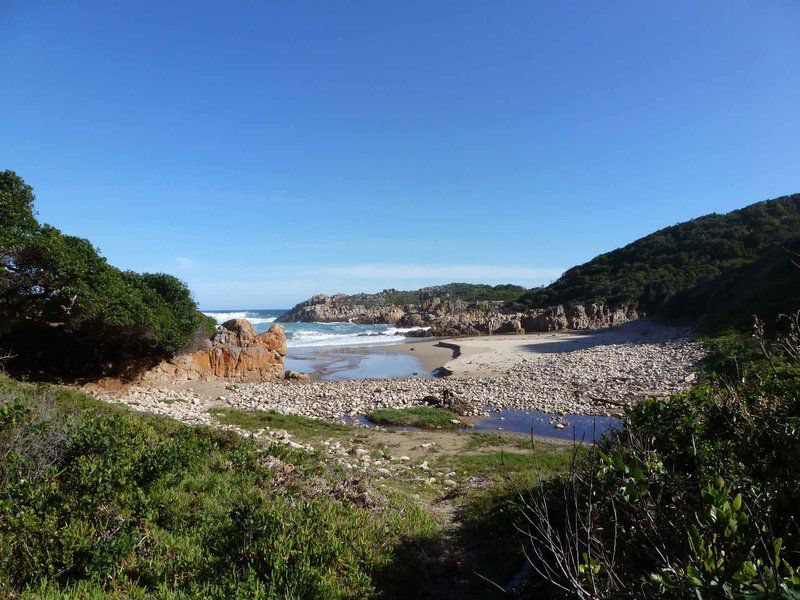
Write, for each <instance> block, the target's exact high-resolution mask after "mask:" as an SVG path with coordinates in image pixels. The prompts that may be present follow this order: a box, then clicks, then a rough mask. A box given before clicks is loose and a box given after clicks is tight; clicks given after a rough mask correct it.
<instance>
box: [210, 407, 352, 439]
mask: <svg viewBox="0 0 800 600" xmlns="http://www.w3.org/2000/svg"><path fill="white" fill-rule="evenodd" d="M208 412H209V414H211V415H213V416H214V417H215V418H216V419H217V420H218V421H219V422H220V423H224V424H225V425H235V426H237V427H241V428H242V429H244V430H246V431H257V430H259V429H272V430H275V429H285V430H286V431H288V432H289V433H291V434H292V435H295V436H297V437H298V438H301V439H318V438H330V437H337V436H342V435H348V434H349V435H354V434H355V433H357V432H355V431H354V429H353V428H352V427H349V426H347V425H342V424H339V423H331V422H330V421H324V420H320V419H309V418H307V417H298V416H296V415H284V414H281V413H277V412H273V411H264V410H240V409H238V408H212V409H210V410H209V411H208Z"/></svg>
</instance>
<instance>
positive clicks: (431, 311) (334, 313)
mask: <svg viewBox="0 0 800 600" xmlns="http://www.w3.org/2000/svg"><path fill="white" fill-rule="evenodd" d="M394 293H395V291H394V290H384V291H383V292H380V293H379V294H373V295H370V296H369V298H370V300H371V303H370V304H365V303H361V302H359V300H360V299H361V298H363V297H365V295H363V294H362V295H358V296H348V295H346V294H336V295H334V296H326V295H325V294H318V295H316V296H314V297H312V298H310V299H308V300H306V301H305V302H301V303H300V304H298V305H297V306H295V307H294V308H293V309H292V310H290V311H289V312H288V313H286V314H285V315H283V316H282V317H281V318H280V319H279V321H282V322H287V323H293V322H323V323H330V322H336V321H349V322H352V323H360V324H377V323H385V324H389V325H396V326H398V327H407V328H416V330H415V331H410V332H409V333H408V334H407V335H409V336H457V335H490V334H495V333H524V332H538V331H560V330H563V329H584V330H585V329H599V328H602V327H610V326H612V325H619V324H621V323H626V322H628V321H633V320H636V319H639V318H641V317H643V316H644V314H643V313H642V312H641V311H640V310H639V309H638V308H637V307H636V306H635V305H632V304H631V305H628V304H624V305H619V306H613V307H612V306H609V305H606V304H599V303H585V304H578V305H574V306H572V305H570V306H562V305H557V306H551V307H547V308H532V309H528V310H523V311H518V310H513V309H509V308H506V307H505V303H504V302H502V301H491V300H481V301H472V302H469V301H465V300H461V299H453V298H448V297H430V298H427V299H424V300H420V301H419V302H417V303H415V304H402V305H395V304H389V302H388V299H389V298H391V297H392V295H393V294H394ZM382 299H383V301H381V300H382Z"/></svg>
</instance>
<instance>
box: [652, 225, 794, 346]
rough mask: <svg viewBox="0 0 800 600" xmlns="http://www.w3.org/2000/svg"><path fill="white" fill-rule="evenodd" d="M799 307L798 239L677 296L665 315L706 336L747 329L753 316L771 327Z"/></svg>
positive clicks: (668, 305) (666, 308) (771, 249)
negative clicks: (700, 328)
mask: <svg viewBox="0 0 800 600" xmlns="http://www.w3.org/2000/svg"><path fill="white" fill-rule="evenodd" d="M798 308H800V237H796V238H794V239H792V240H789V241H787V242H784V243H782V244H780V245H778V246H776V247H774V248H770V249H769V250H767V251H766V252H765V253H764V255H763V256H762V257H761V258H759V259H758V260H756V261H754V262H752V263H749V264H746V265H743V266H741V267H737V268H735V269H732V270H730V271H727V272H725V273H723V274H722V275H720V276H719V277H716V278H714V279H712V280H710V281H707V282H705V283H702V284H700V285H697V286H695V287H693V288H691V289H688V290H686V291H684V292H681V293H679V294H677V295H676V296H675V297H674V298H673V299H672V300H671V301H670V302H669V303H668V304H667V306H666V307H665V310H664V312H665V314H666V315H668V316H677V317H684V318H692V319H698V320H700V321H701V322H702V323H703V324H704V326H705V329H706V330H707V331H709V332H714V331H718V330H720V329H724V328H726V327H736V328H738V329H746V328H748V327H750V326H751V325H752V324H753V316H755V315H757V316H759V317H760V318H761V319H763V320H766V321H767V322H768V325H771V322H772V321H773V319H774V318H775V317H776V316H778V315H780V314H790V313H792V312H794V311H796V310H798Z"/></svg>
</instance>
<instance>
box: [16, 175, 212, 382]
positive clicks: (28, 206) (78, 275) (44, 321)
mask: <svg viewBox="0 0 800 600" xmlns="http://www.w3.org/2000/svg"><path fill="white" fill-rule="evenodd" d="M0 175H1V176H0V210H2V215H0V216H2V217H3V221H2V226H0V244H2V247H0V257H2V259H1V260H2V263H0V273H1V274H2V275H1V277H0V348H3V349H4V350H6V351H10V352H11V353H12V354H14V355H16V357H15V359H14V360H12V361H9V362H8V364H7V365H6V367H7V368H8V369H9V370H10V371H11V372H13V373H15V374H17V375H25V376H28V377H35V378H59V377H61V378H67V379H74V378H76V377H89V376H98V375H103V374H120V373H124V372H126V371H129V370H136V369H138V368H142V367H145V366H148V365H149V364H152V363H153V362H156V361H158V360H160V359H162V358H165V357H169V356H171V355H173V354H174V353H176V352H178V351H179V350H181V349H183V348H186V347H188V346H190V345H191V344H192V343H193V342H194V341H195V340H196V337H197V336H198V332H199V335H205V336H207V335H210V333H211V332H213V326H212V323H211V322H210V321H209V318H208V317H206V316H204V315H202V314H201V313H199V312H198V311H197V305H196V304H195V302H194V300H193V299H192V297H191V293H190V292H189V290H188V288H187V287H186V285H185V284H184V283H183V282H181V281H180V280H178V279H177V278H175V277H172V276H171V275H165V274H160V273H159V274H149V273H146V274H139V273H134V272H132V271H121V270H119V269H116V268H115V267H112V266H111V265H109V264H108V263H107V261H106V260H105V258H103V257H102V256H101V255H100V254H99V253H98V251H97V249H96V248H94V246H92V244H91V243H90V242H89V241H88V240H85V239H81V238H76V237H72V236H67V235H64V234H63V233H61V232H60V231H59V230H58V229H56V228H54V227H51V226H49V225H44V226H39V225H38V224H37V223H36V221H35V218H34V216H33V212H32V204H33V200H34V197H33V193H32V191H31V189H30V187H29V186H27V185H25V184H24V182H23V181H22V180H21V179H20V178H19V177H18V176H16V175H15V174H14V173H12V172H9V171H6V172H5V173H2V174H0Z"/></svg>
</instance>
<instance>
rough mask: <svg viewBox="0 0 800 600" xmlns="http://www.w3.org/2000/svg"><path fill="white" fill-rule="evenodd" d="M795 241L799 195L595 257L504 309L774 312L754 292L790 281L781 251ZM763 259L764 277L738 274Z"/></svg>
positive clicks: (709, 218)
mask: <svg viewBox="0 0 800 600" xmlns="http://www.w3.org/2000/svg"><path fill="white" fill-rule="evenodd" d="M798 234H800V194H794V195H791V196H783V197H781V198H776V199H774V200H767V201H764V202H758V203H756V204H751V205H750V206H747V207H745V208H742V209H739V210H734V211H732V212H729V213H727V214H723V215H720V214H710V215H706V216H703V217H699V218H697V219H693V220H691V221H686V222H684V223H680V224H678V225H673V226H672V227H667V228H665V229H662V230H660V231H657V232H655V233H652V234H650V235H648V236H646V237H643V238H641V239H639V240H636V241H635V242H633V243H631V244H628V245H627V246H625V247H624V248H620V249H618V250H614V251H612V252H607V253H606V254H601V255H600V256H598V257H596V258H594V259H592V260H590V261H589V262H587V263H585V264H583V265H579V266H577V267H573V268H572V269H570V270H568V271H567V272H565V273H564V275H562V276H561V278H559V279H558V280H557V281H555V282H554V283H552V284H551V285H549V286H547V287H545V288H539V289H534V290H529V291H528V292H526V293H525V294H522V295H521V296H520V297H519V298H517V299H516V300H514V301H512V302H511V303H509V306H512V307H515V308H536V307H545V306H551V305H555V304H574V303H580V302H589V301H598V302H604V303H606V304H610V305H619V304H637V305H638V306H640V307H641V308H644V309H646V310H648V311H649V312H651V313H659V312H665V313H669V314H671V315H674V316H697V317H699V316H701V315H700V313H701V312H702V313H704V314H705V315H706V316H709V315H710V314H711V313H712V312H715V311H720V314H721V311H733V312H736V311H745V312H747V310H749V309H746V307H747V306H749V307H750V308H752V309H755V308H757V307H758V301H759V299H760V302H762V303H764V306H766V305H767V304H768V305H770V306H772V305H776V306H777V304H780V303H775V302H769V300H770V298H769V297H767V296H768V295H767V294H766V293H765V292H762V291H760V290H759V288H758V286H759V285H760V286H762V288H763V289H770V290H773V289H774V292H775V293H776V294H778V293H779V289H780V288H778V287H774V288H773V286H777V285H778V283H777V282H778V281H783V280H784V279H788V280H790V281H792V282H794V271H792V270H791V269H789V268H788V267H789V266H790V262H789V258H788V257H789V255H788V254H787V253H786V251H785V250H784V251H781V250H780V246H781V244H782V243H788V244H790V245H792V247H794V245H795V244H796V239H795V238H797V236H798ZM792 240H794V241H792ZM762 257H764V261H765V264H768V265H769V267H770V270H762V269H761V268H760V267H757V266H753V268H752V269H747V268H745V267H746V265H751V264H752V263H755V262H756V261H758V260H759V259H761V258H762ZM768 273H772V274H773V275H774V277H775V278H776V279H775V280H774V281H773V280H772V279H770V278H769V276H768ZM756 281H759V282H760V283H758V284H757V283H756ZM698 286H699V287H698ZM744 290H750V291H751V292H752V294H750V295H749V296H748V295H747V294H746V293H745V291H744ZM734 301H735V302H736V303H738V304H736V307H734V306H733V305H732V303H734ZM730 316H731V317H733V313H730Z"/></svg>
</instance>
